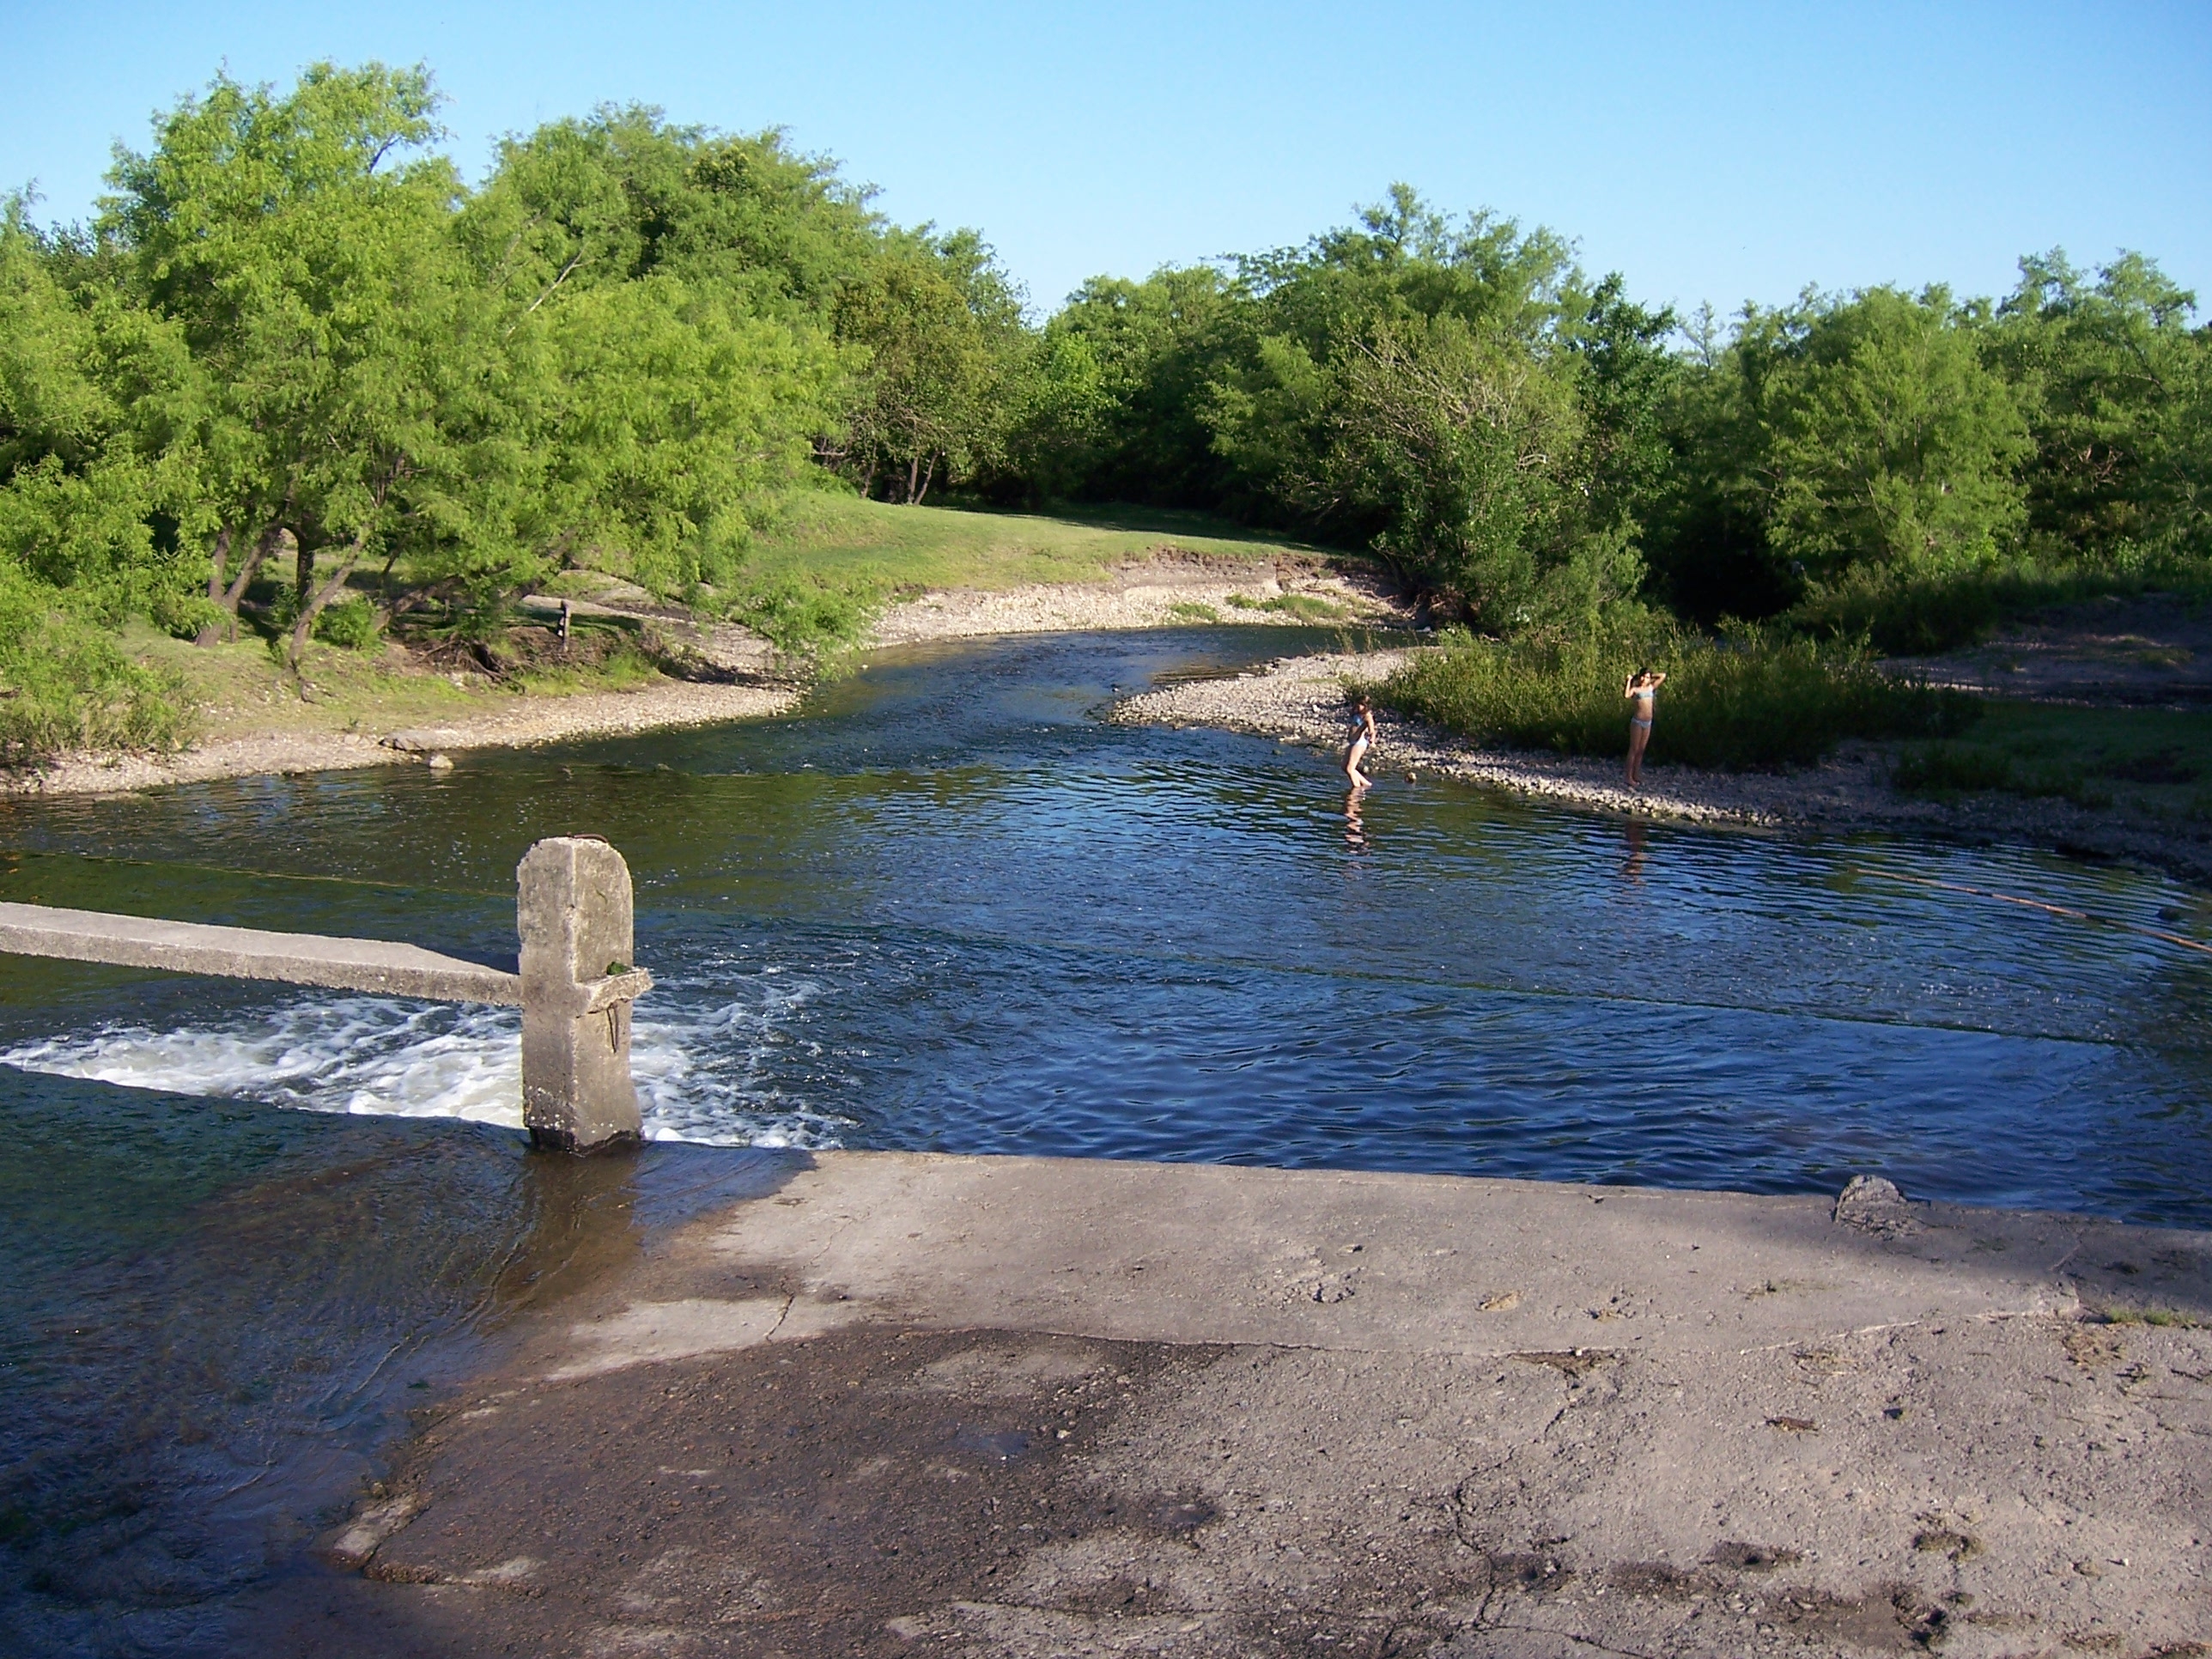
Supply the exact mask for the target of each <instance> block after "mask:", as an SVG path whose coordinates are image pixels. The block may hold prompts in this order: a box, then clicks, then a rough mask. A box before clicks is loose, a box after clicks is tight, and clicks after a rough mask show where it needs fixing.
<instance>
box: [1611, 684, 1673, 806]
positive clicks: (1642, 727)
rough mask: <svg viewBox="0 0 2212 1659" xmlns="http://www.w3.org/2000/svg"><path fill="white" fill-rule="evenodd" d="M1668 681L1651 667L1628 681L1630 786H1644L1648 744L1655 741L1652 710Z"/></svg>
mask: <svg viewBox="0 0 2212 1659" xmlns="http://www.w3.org/2000/svg"><path fill="white" fill-rule="evenodd" d="M1666 683H1667V677H1666V676H1665V675H1664V674H1655V673H1653V672H1652V671H1650V669H1648V668H1639V669H1638V670H1637V671H1636V674H1635V677H1634V678H1632V679H1631V680H1630V681H1629V682H1628V685H1627V689H1626V690H1624V691H1623V692H1622V693H1621V696H1624V697H1626V698H1627V699H1628V702H1629V704H1630V708H1629V711H1628V787H1630V788H1631V789H1635V788H1639V787H1642V778H1643V772H1644V745H1645V744H1648V743H1650V741H1651V711H1652V710H1653V709H1654V708H1656V707H1657V706H1658V702H1659V698H1658V695H1657V694H1658V690H1659V688H1660V687H1661V686H1662V685H1664V684H1666Z"/></svg>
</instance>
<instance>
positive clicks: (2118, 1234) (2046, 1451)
mask: <svg viewBox="0 0 2212 1659" xmlns="http://www.w3.org/2000/svg"><path fill="white" fill-rule="evenodd" d="M2146 1314H2148V1316H2149V1318H2148V1320H2147V1319H2146V1318H2145V1317H2143V1316H2144V1315H2146ZM2208 1314H2212V1239H2208V1237H2207V1236H2205V1235H2203V1234H2196V1233H2186V1232H2171V1231H2159V1230H2155V1229H2148V1228H2136V1227H2125V1226H2120V1225H2114V1224H2109V1223H2103V1222H2098V1221H2094V1220H2091V1219H2088V1218H2081V1217H2060V1216H2048V1215H2030V1214H2022V1213H2015V1212H2001V1211H1982V1210H1972V1209H1963V1208H1958V1207H1954V1206H1940V1205H1939V1206H1928V1205H1912V1204H1907V1203H1905V1202H1904V1201H1903V1200H1901V1199H1900V1198H1899V1196H1898V1195H1897V1194H1896V1193H1895V1190H1894V1189H1893V1188H1887V1187H1886V1184H1875V1185H1873V1186H1871V1187H1863V1188H1854V1189H1853V1190H1851V1191H1850V1192H1847V1194H1846V1195H1845V1196H1844V1198H1843V1199H1842V1200H1827V1199H1819V1198H1753V1197H1747V1196H1742V1195H1738V1194H1710V1193H1665V1192H1656V1191H1649V1190H1643V1189H1635V1188H1584V1187H1575V1186H1565V1185H1556V1186H1555V1185H1547V1184H1542V1183H1536V1182H1502V1181H1482V1180H1466V1179H1459V1178H1455V1177H1449V1176H1376V1175H1359V1174H1348V1173H1329V1172H1310V1173H1292V1172H1282V1171H1273V1170H1238V1169H1226V1168H1213V1167H1205V1166H1169V1165H1158V1164H1103V1163H1079V1162H1072V1161H1060V1160H1044V1159H1026V1158H944V1157H932V1156H927V1155H919V1154H858V1153H830V1154H823V1155H820V1156H818V1157H815V1158H806V1157H804V1156H793V1157H792V1158H789V1159H788V1160H787V1163H786V1164H784V1165H783V1174H782V1176H781V1180H780V1182H777V1183H776V1184H775V1185H773V1186H772V1188H771V1189H770V1190H769V1191H768V1192H765V1193H763V1194H762V1195H761V1196H758V1197H757V1198H753V1199H750V1200H746V1201H744V1202H740V1203H738V1204H734V1205H731V1206H727V1207H726V1208H724V1209H722V1210H720V1212H716V1213H714V1214H711V1215H709V1216H708V1217H707V1218H704V1219H703V1220H702V1221H701V1222H699V1223H697V1224H696V1225H693V1226H692V1227H691V1228H690V1230H689V1231H686V1232H684V1233H682V1234H679V1235H678V1236H677V1237H675V1238H674V1239H673V1240H671V1242H670V1243H669V1244H668V1246H667V1247H666V1248H665V1249H662V1250H660V1251H659V1252H658V1253H656V1254H655V1255H651V1256H649V1257H647V1258H646V1259H645V1260H643V1261H641V1262H639V1263H637V1264H635V1265H634V1266H631V1267H625V1268H623V1269H620V1270H618V1271H617V1272H616V1273H614V1275H613V1276H612V1277H611V1278H610V1279H605V1280H602V1281H601V1282H600V1283H599V1285H598V1286H597V1287H595V1288H593V1289H591V1290H589V1291H585V1292H583V1293H581V1294H580V1295H579V1296H578V1297H576V1298H574V1300H572V1301H570V1302H568V1303H567V1304H562V1305H561V1306H559V1307H557V1308H556V1309H553V1310H548V1311H547V1312H546V1313H545V1314H544V1315H543V1316H541V1318H540V1321H539V1322H538V1324H536V1325H535V1326H534V1327H533V1328H531V1329H529V1330H528V1331H526V1332H525V1333H524V1334H522V1335H521V1337H520V1340H519V1344H518V1346H517V1349H516V1351H515V1352H513V1354H512V1355H511V1357H510V1358H509V1359H508V1360H507V1362H506V1363H504V1364H502V1365H501V1367H500V1368H499V1370H497V1372H496V1374H495V1375H491V1376H485V1377H483V1378H482V1379H481V1380H480V1381H479V1382H478V1383H477V1384H475V1385H474V1386H472V1387H471V1388H470V1389H467V1390H465V1392H464V1394H463V1395H461V1397H459V1398H458V1399H456V1400H453V1401H449V1402H447V1404H446V1405H444V1406H443V1407H441V1408H439V1409H438V1410H436V1411H435V1412H434V1413H428V1414H427V1415H426V1417H425V1419H424V1424H423V1427H424V1431H423V1433H422V1436H421V1437H420V1438H419V1439H418V1440H417V1442H416V1443H415V1445H414V1446H413V1447H412V1449H410V1452H409V1453H408V1454H407V1455H406V1456H405V1457H404V1460H403V1462H402V1464H401V1467H400V1468H399V1469H398V1472H397V1473H396V1474H395V1475H394V1476H393V1478H392V1480H391V1482H390V1484H389V1485H388V1486H385V1487H382V1488H380V1489H378V1490H376V1491H374V1492H370V1493H369V1494H368V1495H367V1496H366V1497H365V1498H364V1499H363V1500H362V1504H361V1505H360V1507H359V1508H358V1510H356V1514H355V1515H354V1516H353V1517H352V1518H351V1519H350V1520H349V1521H348V1522H345V1523H344V1524H343V1525H342V1526H341V1527H339V1528H337V1529H336V1530H335V1531H334V1532H333V1533H332V1534H331V1535H330V1536H329V1537H328V1538H327V1539H326V1540H325V1550H326V1553H327V1555H328V1557H329V1559H331V1560H332V1561H333V1562H335V1563H337V1565H339V1566H340V1567H341V1568H342V1569H343V1571H339V1572H333V1573H332V1574H331V1575H330V1576H328V1577H320V1578H295V1579H294V1580H292V1581H290V1582H289V1583H285V1584H283V1585H280V1586H277V1587H276V1589H273V1590H272V1591H271V1592H270V1594H269V1595H268V1596H267V1597H266V1598H265V1599H264V1601H262V1602H261V1603H260V1604H259V1605H258V1607H255V1608H253V1609H252V1618H251V1621H250V1626H249V1628H248V1629H247V1630H246V1631H245V1632H242V1635H244V1636H246V1637H248V1638H251V1639H250V1642H249V1643H248V1646H250V1649H251V1650H252V1651H255V1652H260V1653H268V1654H302V1655H305V1654H314V1655H317V1656H346V1655H351V1654H356V1653H358V1654H371V1653H374V1654H378V1655H403V1654H441V1655H446V1654H456V1655H465V1654H477V1653H493V1652H532V1653H544V1654H563V1655H566V1654H575V1655H586V1654H603V1653H605V1654H611V1653H623V1652H643V1651H652V1652H660V1653H672V1654H680V1655H686V1656H719V1655H732V1656H757V1659H769V1656H788V1659H800V1656H816V1655H823V1654H862V1655H871V1656H886V1659H887V1656H892V1655H900V1656H908V1655H943V1656H951V1655H962V1656H969V1659H1057V1656H1064V1655H1073V1654H1098V1655H1109V1654H1137V1653H1146V1654H1185V1655H1191V1656H1212V1655H1237V1656H1292V1655H1320V1654H1351V1655H1360V1656H1367V1659H1384V1656H1396V1659H1412V1656H1426V1659H1500V1656H1504V1659H1566V1656H1570V1655H1578V1654H1589V1653H1622V1654H1637V1655H1643V1656H1661V1655H1665V1656H1711V1655H1718V1654H1745V1653H1769V1652H1771V1653H1785V1654H1805V1655H1814V1654H1819V1655H1831V1656H1868V1655H1896V1654H1910V1653H1913V1652H1918V1651H1930V1650H1940V1651H1941V1652H1942V1653H1943V1654H1944V1655H1946V1656H1950V1659H1960V1656H1989V1659H1994V1656H1998V1655H2027V1654H2038V1655H2044V1654H2048V1655H2057V1654H2060V1653H2068V1652H2092V1653H2111V1654H2115V1655H2124V1656H2129V1659H2144V1656H2151V1655H2165V1656H2179V1655H2183V1654H2197V1655H2203V1654H2204V1653H2206V1652H2207V1651H2208V1649H2207V1647H2206V1646H2205V1645H2204V1642H2205V1639H2206V1636H2207V1632H2212V1588H2209V1587H2212V1530H2208V1527H2207V1517H2208V1516H2212V1333H2208V1331H2207V1330H2206V1329H2205V1328H2203V1325H2202V1323H2201V1321H2203V1319H2204V1318H2205V1317H2206V1316H2207V1315H2208Z"/></svg>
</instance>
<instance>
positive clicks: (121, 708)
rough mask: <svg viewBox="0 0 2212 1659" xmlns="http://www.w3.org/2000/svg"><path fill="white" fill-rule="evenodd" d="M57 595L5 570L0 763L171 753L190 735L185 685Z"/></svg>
mask: <svg viewBox="0 0 2212 1659" xmlns="http://www.w3.org/2000/svg"><path fill="white" fill-rule="evenodd" d="M56 599H57V596H56V595H55V594H54V592H52V590H51V589H49V588H46V587H45V586H42V585H41V584H40V583H38V582H36V581H34V580H31V579H30V578H28V577H27V576H26V575H24V574H22V573H21V572H20V571H17V570H15V569H13V568H7V567H0V765H6V766H11V767H19V766H31V765H36V764H37V763H40V762H41V761H46V760H51V759H52V758H53V757H56V756H58V755H61V754H65V753H68V752H69V751H70V750H93V749H99V750H118V749H138V750H149V749H150V750H173V749H174V748H176V747H177V746H178V745H179V744H181V743H182V742H183V741H184V740H185V737H186V736H187V735H188V734H189V721H188V720H187V718H186V715H185V710H184V707H183V698H182V690H183V688H182V686H181V684H179V682H177V681H176V680H174V679H173V678H167V677H165V676H162V675H160V674H156V673H155V672H153V671H150V670H149V669H147V668H145V667H143V666H142V665H139V664H137V663H136V662H133V661H132V660H131V659H130V658H129V657H128V656H126V655H125V654H124V652H123V649H122V647H120V646H119V645H118V643H117V642H116V640H115V637H114V636H113V635H111V634H108V633H106V631H104V630H103V629H99V628H97V627H94V626H93V625H92V624H90V623H85V622H82V621H80V620H78V619H77V618H76V617H71V616H70V615H68V614H66V613H65V612H64V611H62V610H60V609H59V608H58V605H57V603H56Z"/></svg>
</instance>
